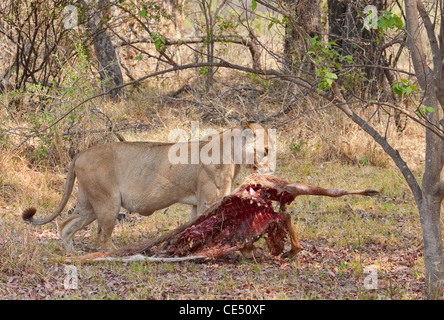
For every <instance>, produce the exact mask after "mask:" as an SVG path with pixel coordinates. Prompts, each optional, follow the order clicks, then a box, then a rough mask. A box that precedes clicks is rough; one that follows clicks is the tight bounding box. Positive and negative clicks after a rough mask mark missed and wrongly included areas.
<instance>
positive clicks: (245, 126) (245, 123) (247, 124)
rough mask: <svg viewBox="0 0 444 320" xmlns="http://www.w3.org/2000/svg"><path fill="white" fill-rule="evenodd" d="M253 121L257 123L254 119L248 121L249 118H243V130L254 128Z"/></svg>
mask: <svg viewBox="0 0 444 320" xmlns="http://www.w3.org/2000/svg"><path fill="white" fill-rule="evenodd" d="M252 123H255V122H254V121H247V120H242V121H241V123H240V125H241V128H242V130H243V129H251V130H253V126H252V125H251V124H252Z"/></svg>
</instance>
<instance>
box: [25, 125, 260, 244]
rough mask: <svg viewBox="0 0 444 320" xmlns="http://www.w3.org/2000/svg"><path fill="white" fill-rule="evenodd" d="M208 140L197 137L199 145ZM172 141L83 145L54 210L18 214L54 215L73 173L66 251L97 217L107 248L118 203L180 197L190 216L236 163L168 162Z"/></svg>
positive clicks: (219, 188)
mask: <svg viewBox="0 0 444 320" xmlns="http://www.w3.org/2000/svg"><path fill="white" fill-rule="evenodd" d="M246 126H248V128H250V129H251V130H252V131H253V132H254V130H256V129H258V128H261V129H265V128H264V127H262V126H260V125H257V124H246ZM239 128H240V129H243V128H244V127H239ZM223 134H224V133H223V132H222V133H221V134H220V135H221V136H222V135H223ZM211 141H213V140H210V141H207V142H203V143H202V142H200V144H199V150H200V149H201V148H202V147H203V146H204V145H206V144H208V143H211ZM266 141H267V140H266ZM184 143H188V144H191V143H196V142H184ZM172 145H173V143H159V142H116V143H111V144H106V145H100V146H95V147H92V148H90V149H88V150H85V151H83V152H81V153H80V154H78V155H77V156H76V157H75V159H74V160H73V162H72V164H71V166H70V168H69V171H68V175H67V182H66V186H65V193H64V195H63V199H62V202H61V203H60V204H59V206H58V208H57V210H56V212H55V213H53V214H52V215H51V216H50V217H48V218H46V219H41V220H34V219H33V218H32V216H33V213H35V210H33V209H26V210H25V212H24V214H23V219H24V220H27V221H29V222H31V223H33V224H44V223H48V222H49V221H51V220H53V219H54V218H55V217H57V216H58V215H59V214H60V213H61V211H62V210H63V208H64V207H65V205H66V203H67V201H68V199H69V196H70V194H71V192H72V188H73V185H74V180H75V178H76V177H77V180H78V191H79V197H78V202H77V205H76V207H75V210H74V212H73V214H72V216H71V217H70V218H68V219H67V220H66V221H64V222H63V223H62V224H61V225H60V231H61V238H62V241H63V243H64V246H65V249H66V251H67V252H69V251H70V250H72V249H73V245H72V237H73V235H74V233H75V232H77V231H78V230H80V229H81V228H83V227H84V226H87V225H88V224H90V223H91V222H92V221H94V220H96V219H97V222H98V226H99V227H98V233H99V240H100V241H101V242H102V245H103V246H104V248H105V249H107V250H111V249H113V244H112V242H111V234H112V231H113V229H114V225H115V222H116V218H117V215H118V213H119V211H120V208H121V207H123V208H125V209H127V210H128V211H130V212H137V213H140V214H141V215H144V216H149V215H151V214H152V213H153V212H155V211H156V210H159V209H162V208H165V207H168V206H170V205H172V204H174V203H184V204H189V205H192V206H193V209H192V215H191V217H194V216H196V214H197V213H201V212H203V211H204V210H205V209H206V208H207V207H208V206H209V205H210V204H212V203H213V202H215V201H217V200H219V199H220V198H222V197H223V196H225V195H227V194H229V193H230V192H231V189H232V185H233V182H234V179H235V178H236V176H237V174H238V172H239V166H240V165H239V164H234V163H231V164H202V163H199V164H171V163H170V161H169V160H168V151H169V149H170V148H171V146H172ZM190 150H191V149H190Z"/></svg>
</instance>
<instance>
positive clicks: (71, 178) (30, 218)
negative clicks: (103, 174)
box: [22, 156, 77, 225]
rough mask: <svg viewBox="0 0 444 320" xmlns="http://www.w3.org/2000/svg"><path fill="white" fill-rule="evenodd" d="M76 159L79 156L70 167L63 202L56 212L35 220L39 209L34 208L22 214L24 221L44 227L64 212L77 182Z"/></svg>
mask: <svg viewBox="0 0 444 320" xmlns="http://www.w3.org/2000/svg"><path fill="white" fill-rule="evenodd" d="M76 159H77V156H76V157H74V159H73V160H72V162H71V165H70V166H69V170H68V176H67V177H66V184H65V191H64V192H63V197H62V201H61V202H60V203H59V205H58V207H57V209H56V211H55V212H54V213H53V214H52V215H51V216H49V217H47V218H44V219H37V220H35V219H34V218H33V217H34V215H35V213H36V212H37V209H36V208H32V207H31V208H27V209H25V210H24V211H23V213H22V219H23V220H25V221H27V222H29V223H31V224H33V225H42V224H45V223H48V222H50V221H52V220H54V219H55V218H56V217H57V216H58V215H59V214H60V213H61V212H62V210H63V209H64V208H65V206H66V204H67V203H68V200H69V197H70V196H71V193H72V189H73V186H74V181H75V180H76V173H75V171H74V165H75V163H76Z"/></svg>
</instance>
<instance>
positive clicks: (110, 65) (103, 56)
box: [82, 0, 124, 100]
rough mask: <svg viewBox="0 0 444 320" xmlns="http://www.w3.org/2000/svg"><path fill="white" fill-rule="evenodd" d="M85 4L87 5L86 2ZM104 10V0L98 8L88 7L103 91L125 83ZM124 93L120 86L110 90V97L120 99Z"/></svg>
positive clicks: (89, 23)
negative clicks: (108, 30) (105, 26)
mask: <svg viewBox="0 0 444 320" xmlns="http://www.w3.org/2000/svg"><path fill="white" fill-rule="evenodd" d="M82 2H83V1H82ZM83 5H84V7H85V3H84V2H83ZM104 10H105V1H104V0H99V1H98V8H96V10H95V9H94V8H88V12H89V13H90V17H89V19H88V26H89V28H90V29H91V31H92V36H93V44H94V52H95V54H96V57H97V61H98V69H99V75H100V79H101V80H102V92H106V91H109V90H112V89H113V88H114V87H117V86H120V85H122V84H123V77H122V71H121V69H120V64H119V60H118V58H117V53H116V50H115V48H114V45H113V43H112V42H111V38H110V37H109V35H108V32H107V31H106V29H105V28H104V27H103V25H102V23H103V21H102V18H103V11H104ZM123 94H124V92H123V88H120V89H116V90H112V91H111V92H110V97H111V98H112V99H113V100H118V99H119V98H120V97H122V96H123Z"/></svg>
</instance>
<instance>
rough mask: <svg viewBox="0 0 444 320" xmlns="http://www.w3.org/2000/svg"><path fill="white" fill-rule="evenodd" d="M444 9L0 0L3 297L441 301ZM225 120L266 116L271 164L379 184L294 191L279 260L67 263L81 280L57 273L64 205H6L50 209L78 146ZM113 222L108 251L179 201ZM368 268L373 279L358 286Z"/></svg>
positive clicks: (162, 223) (183, 215)
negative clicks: (29, 213) (28, 216)
mask: <svg viewBox="0 0 444 320" xmlns="http://www.w3.org/2000/svg"><path fill="white" fill-rule="evenodd" d="M442 6H443V4H442V2H441V1H401V0H377V1H364V0H362V1H348V0H256V1H254V0H242V1H239V0H189V1H186V0H169V1H157V0H154V1H139V0H126V1H124V0H120V1H109V0H99V1H84V0H79V1H68V0H56V1H41V0H19V1H12V0H11V1H9V0H5V1H1V3H0V149H1V152H0V298H2V299H423V298H427V297H428V298H439V297H442V283H443V280H444V260H443V255H442V234H441V226H442V221H443V220H442V217H441V215H440V211H441V201H442V197H443V196H444V193H443V186H442V182H441V179H440V176H441V170H442V165H443V163H444V161H443V160H442V159H441V154H444V152H443V153H441V150H442V142H441V141H442V139H443V137H444V134H443V130H442V127H441V125H440V119H441V115H442V111H441V110H440V106H441V98H442V97H443V96H444V95H443V94H441V92H444V89H441V86H443V81H441V79H442V77H441V73H442V68H441V67H442V59H441V56H444V55H443V53H442V51H443V50H444V48H443V43H444V41H442V40H443V37H442V36H443V32H442V30H443V28H444V27H443V25H444V22H442V21H441V12H442V11H441V10H442V9H443V7H442ZM440 59H441V60H440ZM241 120H250V121H257V122H260V123H263V124H265V125H267V126H268V127H270V128H276V130H277V170H276V172H275V174H276V175H277V176H279V177H281V178H285V179H288V180H290V181H302V182H306V183H310V184H315V185H320V186H323V187H329V188H335V187H337V188H343V189H360V188H375V189H377V190H379V191H380V193H381V195H380V196H379V197H377V198H362V197H361V198H359V197H348V198H340V199H326V198H319V197H318V198H316V197H305V198H302V197H300V198H298V199H297V201H295V202H294V203H293V204H292V206H291V209H292V211H293V213H292V218H293V223H294V225H295V228H296V231H297V233H298V236H299V238H300V240H301V244H302V247H303V250H302V252H301V253H300V254H299V255H298V256H297V257H296V258H295V259H293V260H283V259H276V258H271V257H269V256H268V253H267V252H266V250H265V249H264V250H263V255H262V256H260V257H258V258H257V259H256V260H254V261H251V260H246V259H243V258H241V257H239V256H236V255H233V256H229V257H227V258H226V259H222V260H217V261H211V262H205V263H195V262H181V263H141V262H134V263H128V264H124V263H106V264H105V263H103V264H82V263H77V264H75V265H76V267H77V268H78V273H79V288H78V289H75V290H72V289H71V290H70V289H66V288H65V287H64V285H63V281H64V279H65V277H66V274H65V269H64V267H65V265H66V264H67V262H66V261H65V257H64V251H63V248H62V245H61V243H60V239H59V235H58V231H57V223H58V222H60V221H62V219H60V218H59V219H56V221H54V222H53V223H50V224H48V225H45V226H42V227H32V226H29V225H26V224H25V223H23V222H22V221H21V217H20V214H21V211H22V210H23V209H24V208H25V207H28V206H36V207H37V208H38V211H39V213H40V214H42V215H44V214H49V213H50V212H52V210H53V209H54V208H55V206H56V205H57V203H58V202H59V200H60V198H61V195H62V192H63V185H64V178H65V173H66V170H67V167H68V165H69V163H70V161H71V159H72V157H73V156H74V155H75V154H76V153H78V152H80V151H82V150H84V149H86V148H88V147H91V146H93V145H96V144H102V143H107V142H111V141H118V140H127V141H139V140H150V141H167V138H168V134H169V132H170V131H171V130H172V129H175V128H181V129H185V130H190V125H191V121H199V123H200V127H201V128H215V129H217V130H221V129H224V128H228V127H231V126H234V125H236V124H238V123H239V122H240V121H241ZM247 174H248V172H246V171H242V172H241V175H240V177H239V178H238V182H241V181H242V180H243V178H244V177H245V176H246V175H247ZM75 198H76V193H74V196H73V197H72V199H71V200H70V203H69V204H70V206H71V207H70V208H72V206H73V205H74V204H75ZM69 214H70V213H69V211H68V212H66V213H64V214H62V216H65V217H66V216H67V215H69ZM122 217H124V218H122V219H121V220H120V221H119V223H118V226H117V227H116V229H115V231H114V233H113V241H114V243H115V244H116V245H117V246H122V245H124V244H128V243H131V242H136V241H143V240H146V239H148V238H154V237H156V236H158V235H159V234H160V233H163V232H165V231H166V230H170V229H173V228H175V227H176V226H178V225H179V224H181V223H182V222H184V221H186V220H187V219H188V217H189V208H188V207H187V206H182V205H174V206H172V207H170V208H168V209H166V210H161V211H159V212H156V213H155V214H153V215H152V216H151V217H141V216H138V215H137V214H129V213H126V212H122ZM96 229H97V227H96V225H95V224H92V225H90V226H89V227H87V228H85V230H84V231H82V232H79V233H78V235H77V237H76V239H75V246H76V247H77V248H79V249H80V251H82V252H83V253H85V252H94V251H96V250H97V246H98V244H97V242H96ZM262 245H263V243H262ZM368 266H373V267H374V268H376V270H378V271H377V277H378V283H377V288H375V289H366V286H365V281H366V279H367V277H368V275H369V273H368V272H366V270H367V269H366V268H367V267H368Z"/></svg>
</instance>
